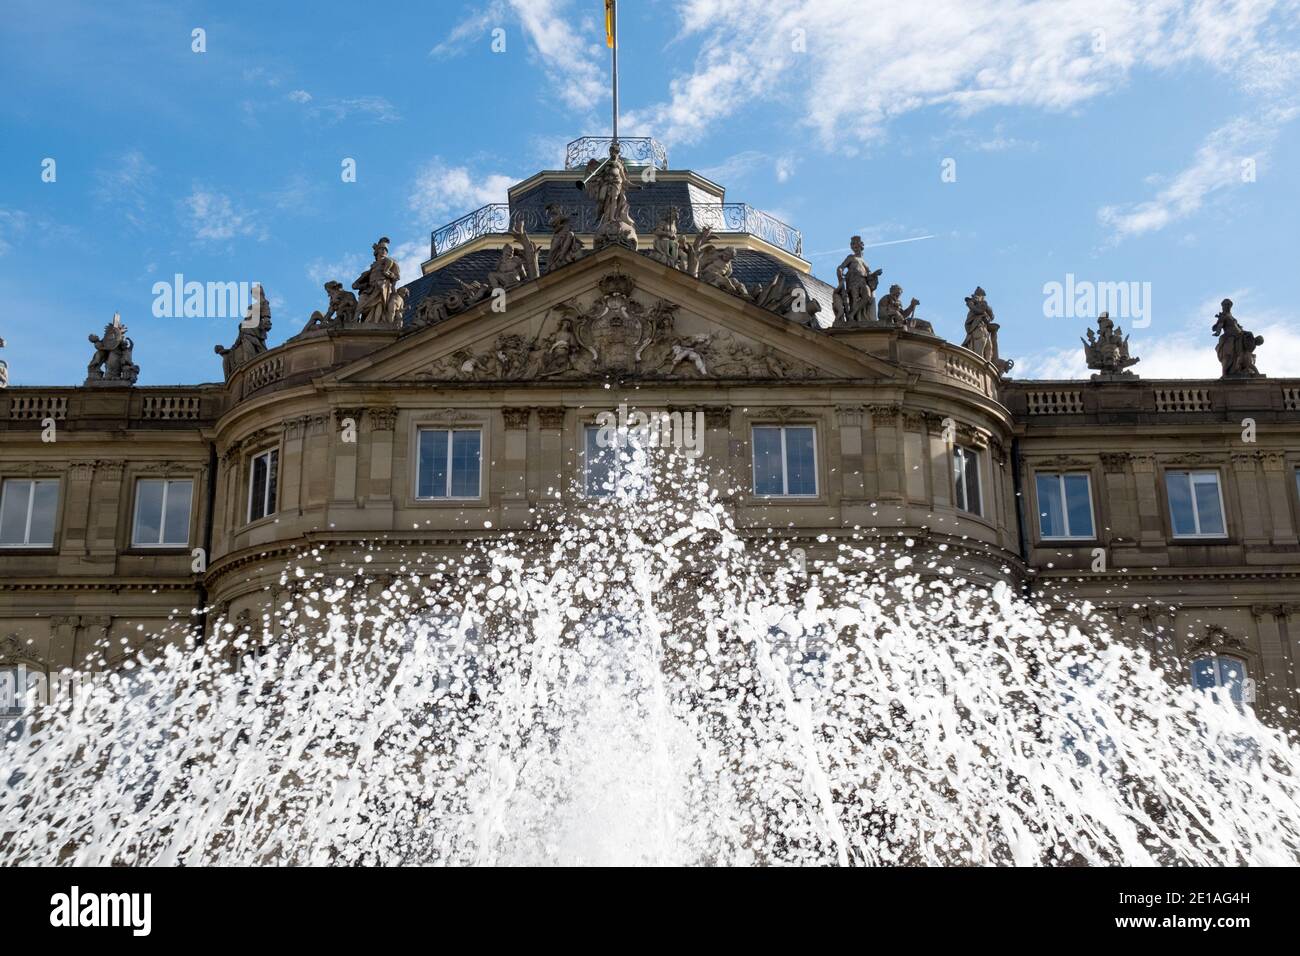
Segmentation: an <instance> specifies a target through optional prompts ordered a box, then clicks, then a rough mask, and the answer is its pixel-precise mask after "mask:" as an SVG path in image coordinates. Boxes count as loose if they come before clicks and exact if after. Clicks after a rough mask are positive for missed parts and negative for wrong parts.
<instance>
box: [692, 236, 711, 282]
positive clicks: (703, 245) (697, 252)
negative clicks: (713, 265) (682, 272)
mask: <svg viewBox="0 0 1300 956" xmlns="http://www.w3.org/2000/svg"><path fill="white" fill-rule="evenodd" d="M713 248H714V246H713V230H712V229H711V228H710V227H709V226H705V227H704V228H703V229H701V230H700V231H699V233H697V234H696V236H695V238H694V239H693V240H691V242H690V243H688V244H687V246H686V274H687V275H692V276H695V277H696V278H697V279H698V278H699V276H700V263H701V262H703V261H704V257H705V252H706V250H712V249H713Z"/></svg>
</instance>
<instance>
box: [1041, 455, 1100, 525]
mask: <svg viewBox="0 0 1300 956" xmlns="http://www.w3.org/2000/svg"><path fill="white" fill-rule="evenodd" d="M1049 477H1050V478H1055V479H1056V481H1057V485H1058V487H1059V489H1060V493H1061V505H1062V517H1063V518H1064V519H1065V526H1066V533H1065V534H1046V533H1045V532H1044V531H1043V499H1042V496H1041V495H1040V494H1039V491H1038V479H1040V478H1049ZM1071 477H1082V478H1083V479H1084V480H1085V481H1086V482H1087V490H1088V521H1089V523H1090V524H1091V525H1092V531H1091V532H1090V533H1089V534H1072V533H1071V532H1072V531H1073V530H1074V529H1073V528H1071V527H1070V505H1069V501H1068V500H1067V498H1066V493H1065V479H1066V478H1071ZM1034 506H1035V508H1036V510H1037V512H1038V540H1039V541H1096V540H1097V504H1096V502H1095V501H1094V500H1093V494H1092V472H1090V471H1035V472H1034Z"/></svg>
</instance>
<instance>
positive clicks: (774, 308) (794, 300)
mask: <svg viewBox="0 0 1300 956" xmlns="http://www.w3.org/2000/svg"><path fill="white" fill-rule="evenodd" d="M749 297H750V299H751V301H753V303H754V304H755V305H756V306H758V307H759V308H761V309H767V310H768V311H770V312H776V313H777V314H779V315H783V316H785V317H786V318H787V319H789V320H791V321H792V322H798V323H800V324H802V325H806V326H808V327H809V328H812V329H820V328H821V323H820V322H818V321H817V313H818V312H820V311H821V308H822V304H821V303H820V302H818V301H817V300H816V299H814V298H812V297H811V296H809V295H808V291H807V290H806V289H805V288H804V287H803V286H802V285H801V284H800V283H798V282H787V281H786V280H785V278H784V277H783V276H781V275H780V274H779V273H778V274H777V275H774V276H772V279H771V281H769V282H768V283H767V285H765V286H758V285H755V286H754V288H752V289H751V290H750V295H749Z"/></svg>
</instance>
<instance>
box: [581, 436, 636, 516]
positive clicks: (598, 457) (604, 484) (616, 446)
mask: <svg viewBox="0 0 1300 956" xmlns="http://www.w3.org/2000/svg"><path fill="white" fill-rule="evenodd" d="M609 432H610V427H609V426H602V425H588V426H587V427H586V430H585V435H586V440H585V443H584V444H585V450H584V454H583V464H584V471H585V477H584V490H585V493H586V495H587V497H589V498H608V497H610V496H611V495H614V494H616V493H623V494H630V495H635V496H637V497H644V496H646V495H647V494H649V492H650V491H651V487H650V478H651V474H650V468H649V464H650V462H649V454H650V452H649V449H648V448H647V447H646V439H645V438H644V437H643V436H644V433H643V432H640V431H638V430H636V429H627V428H620V429H618V430H617V433H616V434H617V437H616V438H615V437H614V436H613V435H611V434H610V433H609ZM602 434H603V438H602Z"/></svg>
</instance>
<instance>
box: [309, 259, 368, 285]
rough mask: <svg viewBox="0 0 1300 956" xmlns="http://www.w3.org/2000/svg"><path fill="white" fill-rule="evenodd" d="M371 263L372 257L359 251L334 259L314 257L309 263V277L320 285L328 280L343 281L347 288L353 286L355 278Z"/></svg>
mask: <svg viewBox="0 0 1300 956" xmlns="http://www.w3.org/2000/svg"><path fill="white" fill-rule="evenodd" d="M369 263H370V259H369V258H367V257H366V256H364V255H362V254H361V253H359V252H358V253H353V254H349V255H345V256H341V257H340V258H338V259H334V260H332V261H326V260H325V259H313V260H312V261H311V262H309V263H308V264H307V278H309V279H311V281H312V282H314V283H316V284H317V285H319V286H323V285H324V284H325V283H326V282H342V283H343V287H344V288H345V289H347V288H351V287H352V282H353V280H354V279H356V277H357V276H359V275H361V272H362V270H364V269H365V268H366V266H367V265H369Z"/></svg>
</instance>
